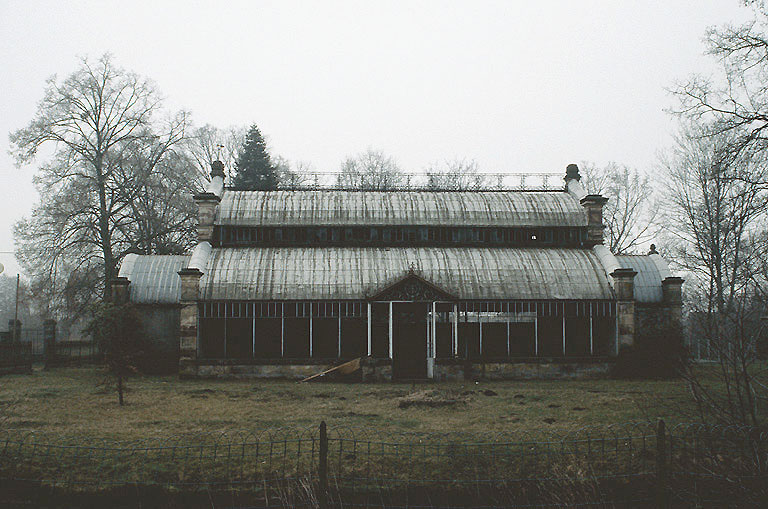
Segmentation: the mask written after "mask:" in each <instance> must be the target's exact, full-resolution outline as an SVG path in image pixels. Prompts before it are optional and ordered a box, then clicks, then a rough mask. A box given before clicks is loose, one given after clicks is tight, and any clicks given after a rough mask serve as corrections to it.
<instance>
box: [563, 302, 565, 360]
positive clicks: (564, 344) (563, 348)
mask: <svg viewBox="0 0 768 509" xmlns="http://www.w3.org/2000/svg"><path fill="white" fill-rule="evenodd" d="M563 357H565V304H563Z"/></svg>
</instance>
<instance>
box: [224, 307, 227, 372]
mask: <svg viewBox="0 0 768 509" xmlns="http://www.w3.org/2000/svg"><path fill="white" fill-rule="evenodd" d="M224 358H225V359H226V358H227V305H226V304H224Z"/></svg>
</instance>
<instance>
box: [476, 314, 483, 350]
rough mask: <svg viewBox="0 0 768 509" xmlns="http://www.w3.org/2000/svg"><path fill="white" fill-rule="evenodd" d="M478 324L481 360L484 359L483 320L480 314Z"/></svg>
mask: <svg viewBox="0 0 768 509" xmlns="http://www.w3.org/2000/svg"><path fill="white" fill-rule="evenodd" d="M477 323H479V324H480V345H479V347H480V353H479V355H480V358H481V359H482V358H483V318H482V317H481V316H480V313H479V312H478V313H477Z"/></svg>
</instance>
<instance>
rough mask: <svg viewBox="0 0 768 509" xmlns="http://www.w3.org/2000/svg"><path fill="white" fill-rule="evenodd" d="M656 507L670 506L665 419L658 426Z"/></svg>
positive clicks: (660, 420) (662, 508) (664, 508)
mask: <svg viewBox="0 0 768 509" xmlns="http://www.w3.org/2000/svg"><path fill="white" fill-rule="evenodd" d="M656 507H659V508H661V509H666V508H668V507H669V464H668V462H667V433H666V426H665V424H664V420H663V419H659V422H658V424H657V426H656Z"/></svg>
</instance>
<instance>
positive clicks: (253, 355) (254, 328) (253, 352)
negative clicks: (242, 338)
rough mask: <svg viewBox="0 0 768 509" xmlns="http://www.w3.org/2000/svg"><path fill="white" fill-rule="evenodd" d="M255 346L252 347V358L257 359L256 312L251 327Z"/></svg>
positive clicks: (254, 311)
mask: <svg viewBox="0 0 768 509" xmlns="http://www.w3.org/2000/svg"><path fill="white" fill-rule="evenodd" d="M251 335H252V336H253V338H252V339H253V344H252V345H251V357H256V310H255V309H254V310H253V324H252V325H251Z"/></svg>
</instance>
